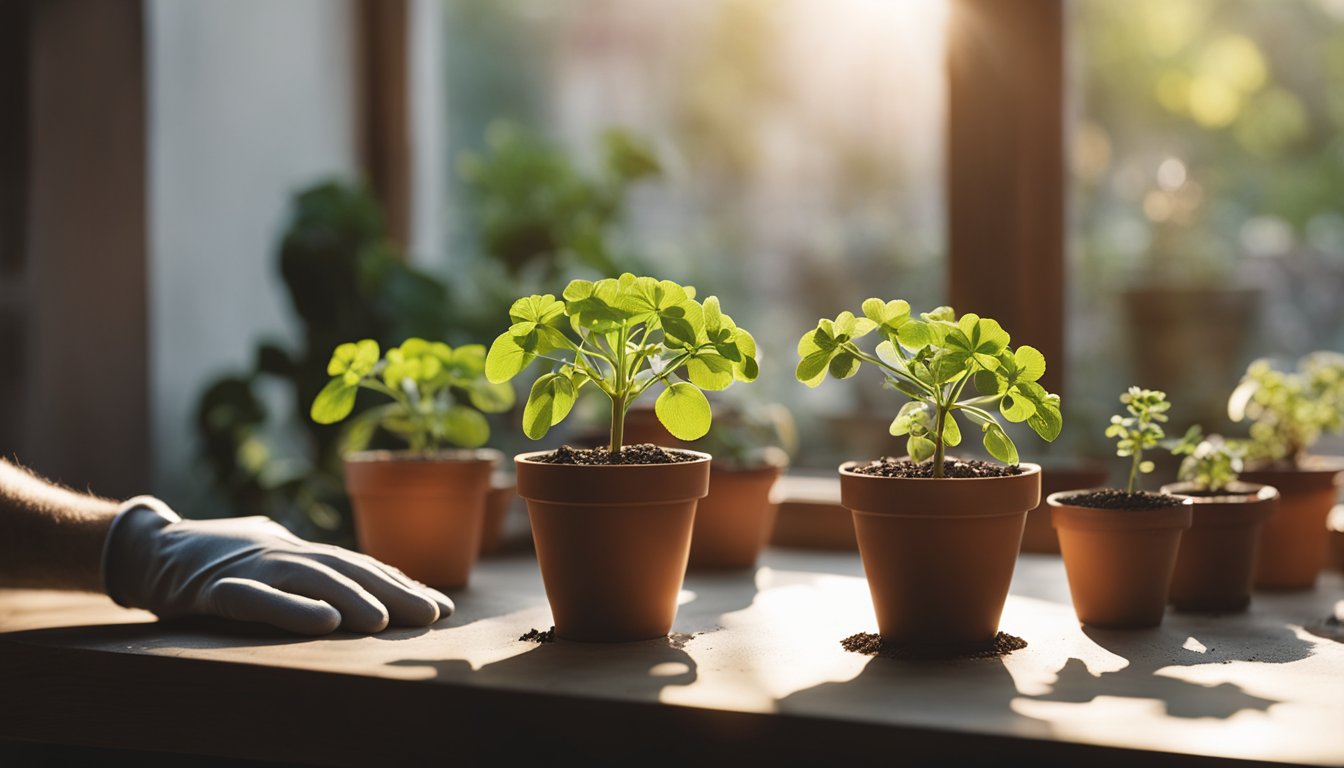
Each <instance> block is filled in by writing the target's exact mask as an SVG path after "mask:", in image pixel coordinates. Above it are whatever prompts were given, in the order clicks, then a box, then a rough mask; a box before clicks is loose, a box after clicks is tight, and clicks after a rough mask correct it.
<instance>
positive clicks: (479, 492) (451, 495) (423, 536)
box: [345, 449, 501, 588]
mask: <svg viewBox="0 0 1344 768" xmlns="http://www.w3.org/2000/svg"><path fill="white" fill-rule="evenodd" d="M500 458H501V456H500V453H499V451H494V450H488V449H486V450H476V451H443V452H440V453H435V454H431V455H429V456H425V455H423V454H412V453H409V452H400V451H398V452H391V451H363V452H359V453H352V454H350V455H348V456H346V457H345V485H346V489H347V490H348V491H349V492H350V501H351V504H352V505H353V506H354V510H355V537H356V540H357V541H358V543H359V548H360V550H361V551H363V552H364V553H366V554H368V555H370V556H372V557H375V558H377V559H379V560H382V561H383V562H385V563H388V564H390V565H394V566H396V567H398V568H400V569H401V570H403V571H405V572H406V574H407V575H408V576H410V577H411V578H414V579H418V580H420V581H423V582H425V583H426V584H429V585H431V586H434V587H440V588H452V587H461V586H465V585H466V583H467V581H468V579H469V577H470V576H471V569H472V566H474V565H475V564H476V556H477V554H478V553H479V551H480V542H481V525H482V523H483V521H484V516H485V497H486V493H487V491H488V490H489V487H490V473H491V471H492V470H493V469H494V467H495V465H496V464H497V463H499V460H500Z"/></svg>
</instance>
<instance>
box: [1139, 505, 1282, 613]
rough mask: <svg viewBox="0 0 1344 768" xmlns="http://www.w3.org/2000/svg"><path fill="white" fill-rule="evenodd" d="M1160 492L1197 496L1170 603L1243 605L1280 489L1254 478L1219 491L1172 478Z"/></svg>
mask: <svg viewBox="0 0 1344 768" xmlns="http://www.w3.org/2000/svg"><path fill="white" fill-rule="evenodd" d="M1162 492H1163V493H1172V494H1179V495H1182V496H1189V497H1190V498H1191V499H1193V500H1194V505H1193V506H1192V507H1191V524H1190V530H1188V531H1186V532H1185V533H1183V534H1181V548H1180V552H1179V553H1178V554H1177V556H1176V571H1175V573H1173V574H1172V577H1171V596H1170V597H1171V604H1172V605H1173V606H1175V607H1176V610H1178V611H1240V610H1245V608H1246V606H1247V605H1249V604H1250V602H1251V583H1252V582H1253V581H1254V580H1255V559H1256V555H1257V554H1258V552H1259V549H1260V528H1261V526H1263V525H1264V524H1265V521H1266V520H1267V519H1269V518H1270V516H1271V515H1272V514H1273V513H1274V510H1276V509H1277V508H1278V504H1279V492H1278V491H1277V490H1275V489H1274V488H1273V487H1271V486H1268V485H1258V484H1255V483H1232V484H1230V485H1229V486H1228V487H1227V488H1226V489H1225V490H1223V491H1220V492H1218V493H1216V494H1213V493H1208V492H1206V491H1201V490H1199V489H1198V488H1197V487H1196V486H1195V485H1194V484H1193V483H1172V484H1171V485H1164V486H1162Z"/></svg>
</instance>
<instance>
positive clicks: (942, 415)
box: [933, 406, 948, 478]
mask: <svg viewBox="0 0 1344 768" xmlns="http://www.w3.org/2000/svg"><path fill="white" fill-rule="evenodd" d="M947 417H948V413H947V410H946V409H944V408H943V407H942V406H939V407H938V420H937V421H936V422H935V423H934V430H935V431H934V435H933V476H934V477H935V478H940V477H942V476H943V456H944V454H945V453H946V451H947V448H946V446H944V445H943V423H944V422H945V421H946V420H947Z"/></svg>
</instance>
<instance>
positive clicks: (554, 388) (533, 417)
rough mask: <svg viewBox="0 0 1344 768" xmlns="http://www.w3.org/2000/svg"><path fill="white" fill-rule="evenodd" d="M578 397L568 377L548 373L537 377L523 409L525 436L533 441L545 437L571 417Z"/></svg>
mask: <svg viewBox="0 0 1344 768" xmlns="http://www.w3.org/2000/svg"><path fill="white" fill-rule="evenodd" d="M577 396H578V392H577V391H576V390H575V389H574V383H573V382H571V381H570V380H569V378H568V377H566V376H561V375H560V374H557V373H547V374H544V375H542V376H539V377H537V380H536V381H535V382H534V383H533V384H532V391H531V393H530V394H529V395H528V397H527V405H526V406H524V407H523V434H525V435H527V436H528V437H530V438H532V439H533V440H540V439H541V438H542V437H545V436H546V433H547V432H548V431H549V430H550V428H551V427H553V426H555V425H556V424H559V423H560V422H561V421H563V420H564V418H565V417H566V416H568V415H569V409H570V408H573V407H574V400H575V398H576V397H577Z"/></svg>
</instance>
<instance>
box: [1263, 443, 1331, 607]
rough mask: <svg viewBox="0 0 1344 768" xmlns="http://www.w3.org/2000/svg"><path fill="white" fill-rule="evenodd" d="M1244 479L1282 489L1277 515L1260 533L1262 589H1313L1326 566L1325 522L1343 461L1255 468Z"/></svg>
mask: <svg viewBox="0 0 1344 768" xmlns="http://www.w3.org/2000/svg"><path fill="white" fill-rule="evenodd" d="M1241 479H1242V480H1245V481H1246V482H1250V483H1263V484H1265V485H1272V486H1274V487H1275V488H1278V489H1279V513H1278V514H1277V515H1274V516H1273V517H1272V518H1270V519H1269V520H1268V521H1267V522H1266V523H1265V526H1264V529H1263V530H1262V532H1261V534H1260V558H1259V560H1258V561H1257V562H1256V567H1255V586H1256V587H1257V588H1259V589H1311V588H1312V587H1314V586H1316V576H1317V575H1318V574H1320V572H1321V568H1322V567H1324V566H1325V560H1326V548H1327V547H1328V545H1329V533H1328V531H1327V530H1326V527H1325V518H1326V517H1327V516H1329V514H1330V508H1331V507H1333V506H1334V505H1335V501H1336V497H1337V495H1338V490H1337V486H1338V485H1339V483H1340V482H1341V480H1342V479H1344V459H1340V458H1336V457H1325V456H1312V457H1309V458H1308V459H1307V460H1306V461H1305V462H1304V463H1303V465H1302V467H1301V468H1298V469H1274V468H1256V469H1251V470H1247V471H1245V472H1242V473H1241Z"/></svg>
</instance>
